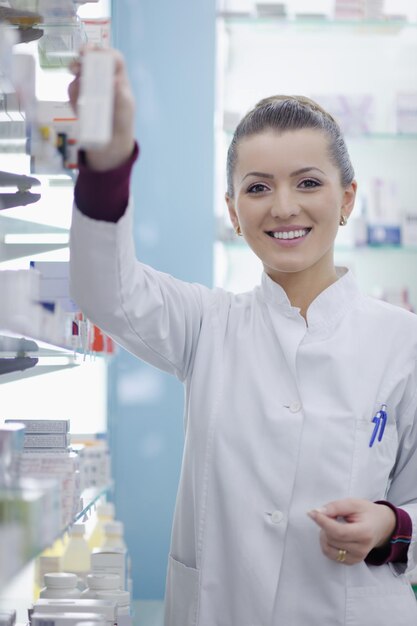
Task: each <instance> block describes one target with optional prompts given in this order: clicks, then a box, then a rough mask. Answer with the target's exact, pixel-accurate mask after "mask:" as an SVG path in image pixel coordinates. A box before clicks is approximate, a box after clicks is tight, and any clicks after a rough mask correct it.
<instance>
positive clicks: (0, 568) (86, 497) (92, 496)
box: [0, 484, 113, 589]
mask: <svg viewBox="0 0 417 626" xmlns="http://www.w3.org/2000/svg"><path fill="white" fill-rule="evenodd" d="M112 489H113V484H110V485H105V486H102V487H94V488H89V489H85V490H84V491H83V492H82V494H81V502H82V505H81V509H80V511H79V512H78V513H77V514H76V515H75V516H74V519H73V520H71V523H70V524H68V525H67V526H65V527H64V528H62V529H61V530H60V532H57V534H56V537H55V539H58V538H59V537H61V536H62V535H63V534H64V533H65V532H67V531H68V530H69V528H70V527H71V526H72V524H74V523H75V522H77V521H78V520H82V519H83V518H84V516H85V515H86V514H87V513H88V512H89V510H90V509H91V508H92V507H93V506H94V504H95V503H96V502H97V500H99V499H100V498H101V497H102V496H104V495H106V494H108V493H109V492H110V491H111V490H112ZM52 543H53V541H52V542H51V544H52ZM48 547H49V545H43V546H36V548H35V547H34V548H33V550H30V549H29V550H28V556H27V558H26V559H22V560H21V561H20V562H19V563H17V562H16V561H15V562H14V563H13V564H10V563H9V561H8V560H7V559H0V589H1V588H2V587H4V586H5V585H6V583H8V582H10V579H11V578H13V577H14V576H15V575H17V574H18V573H19V571H20V570H21V569H22V568H23V567H25V565H27V564H28V563H30V561H32V560H33V559H35V558H36V557H37V556H38V555H39V554H41V553H42V552H43V550H45V549H46V548H48Z"/></svg>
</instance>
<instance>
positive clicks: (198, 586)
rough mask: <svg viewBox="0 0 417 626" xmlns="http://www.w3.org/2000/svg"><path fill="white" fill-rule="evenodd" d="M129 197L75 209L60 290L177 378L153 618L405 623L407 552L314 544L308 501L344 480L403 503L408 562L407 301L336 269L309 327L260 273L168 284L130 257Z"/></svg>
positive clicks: (281, 625) (410, 365)
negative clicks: (380, 419)
mask: <svg viewBox="0 0 417 626" xmlns="http://www.w3.org/2000/svg"><path fill="white" fill-rule="evenodd" d="M131 213H132V209H129V210H128V211H127V213H126V214H125V216H124V217H122V218H121V219H120V220H119V222H118V223H117V224H111V223H105V222H98V221H94V220H91V219H89V218H87V217H85V216H84V215H82V214H81V213H79V211H78V210H75V213H74V218H73V225H72V235H71V266H72V267H71V281H72V293H73V297H74V298H75V300H76V301H77V303H78V304H79V305H80V306H81V307H82V309H83V311H84V312H85V313H86V315H87V316H88V317H89V318H90V319H92V320H93V321H94V322H95V323H96V324H98V325H99V326H100V327H101V328H102V329H104V331H106V332H107V333H109V334H110V335H112V336H113V337H114V338H115V340H116V341H117V342H119V343H120V344H121V345H123V346H124V347H125V348H126V349H127V350H129V351H130V352H132V353H133V354H135V355H137V356H138V357H140V358H141V359H144V360H145V361H148V362H149V363H151V364H153V365H155V366H156V367H159V368H161V369H163V370H165V371H167V372H171V373H172V374H175V375H176V376H177V377H178V378H179V379H180V380H181V381H182V382H183V383H184V385H185V390H186V402H185V449H184V457H183V465H182V472H181V479H180V485H179V490H178V496H177V503H176V510H175V518H174V525H173V533H172V544H171V554H170V556H169V565H168V575H167V592H166V622H165V623H166V626H307V625H308V626H342V625H343V626H365V625H366V626H415V625H416V624H417V604H416V601H415V599H414V596H413V593H412V590H411V588H410V586H409V584H408V583H407V581H406V578H405V576H404V570H405V567H406V566H405V565H383V566H380V567H373V566H368V565H366V564H365V563H364V562H362V563H359V564H357V565H354V566H350V567H348V566H344V565H341V564H339V563H337V562H335V561H331V560H329V559H328V558H326V557H325V556H324V555H323V554H322V552H321V549H320V546H319V529H318V527H317V526H316V524H315V523H314V522H313V521H312V520H311V519H310V518H309V517H308V516H307V511H308V510H310V509H311V508H313V507H319V506H321V505H323V504H325V503H326V502H328V501H331V500H337V499H340V498H346V497H349V496H352V497H356V498H366V499H368V500H371V501H374V500H378V499H388V500H389V501H391V502H393V503H394V504H395V505H399V506H402V507H403V508H404V509H406V510H407V511H408V513H409V514H410V515H411V517H412V519H413V538H412V543H411V547H410V549H409V561H408V564H407V568H408V569H413V568H414V567H415V565H416V553H417V549H416V532H417V523H416V522H417V449H416V448H417V423H416V419H415V415H416V405H417V316H415V315H413V314H411V313H408V312H406V311H404V310H402V309H400V308H397V307H393V306H390V305H389V304H386V303H383V302H380V301H377V300H375V299H372V298H369V297H365V296H363V295H361V294H360V293H359V291H358V289H357V286H356V283H355V280H354V278H353V276H352V275H351V272H346V273H344V275H341V277H340V278H339V280H338V281H337V282H336V283H334V284H333V285H331V286H330V287H329V288H328V289H326V290H325V291H324V292H322V293H321V294H320V295H319V296H318V297H317V298H316V300H315V301H314V302H313V303H312V304H311V306H310V308H309V310H308V314H307V317H308V320H307V321H308V326H307V325H306V323H305V320H304V319H303V317H302V316H301V315H300V313H299V310H298V309H297V308H294V307H292V306H291V305H290V303H289V301H288V299H287V296H286V294H285V292H284V291H283V289H282V288H281V287H280V286H279V285H277V284H276V283H274V282H273V281H272V280H271V279H270V278H269V277H268V276H267V275H265V274H264V275H263V277H262V284H261V285H260V286H259V287H257V288H255V289H254V290H253V291H250V292H248V293H244V294H240V295H234V294H231V293H228V292H225V291H223V290H219V289H214V290H210V289H208V288H206V287H203V286H201V285H197V284H189V283H184V282H182V281H179V280H177V279H175V278H173V277H171V276H169V275H167V274H163V273H160V272H157V271H156V270H154V269H152V268H149V267H147V266H145V265H143V264H141V263H139V262H138V261H137V260H136V258H135V253H134V245H133V240H132V235H131V232H132V225H131V217H132V215H131ZM341 274H343V271H341ZM383 403H385V404H387V411H388V423H387V427H386V431H385V435H384V437H383V439H382V441H381V442H376V443H375V444H374V446H373V447H372V448H370V447H369V439H370V435H371V433H372V430H373V427H374V424H373V423H372V417H373V415H374V414H375V412H376V411H377V410H378V409H379V408H380V406H381V404H383Z"/></svg>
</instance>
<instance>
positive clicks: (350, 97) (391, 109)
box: [216, 0, 417, 309]
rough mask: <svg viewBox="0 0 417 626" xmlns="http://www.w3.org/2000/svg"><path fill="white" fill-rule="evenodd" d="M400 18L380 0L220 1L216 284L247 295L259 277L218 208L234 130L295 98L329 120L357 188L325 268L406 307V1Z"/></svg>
mask: <svg viewBox="0 0 417 626" xmlns="http://www.w3.org/2000/svg"><path fill="white" fill-rule="evenodd" d="M397 8H400V7H399V6H398V7H397ZM401 11H402V12H401V14H399V13H398V11H395V6H394V5H393V3H391V2H389V1H386V2H368V1H364V0H355V2H342V1H338V0H334V1H333V0H332V1H329V2H320V1H319V0H317V1H316V2H309V3H306V2H301V1H296V0H293V1H291V0H288V2H284V3H273V2H268V3H255V2H252V1H249V0H248V1H245V0H226V1H225V2H223V4H222V6H221V9H220V12H219V15H218V29H217V32H218V89H217V111H218V115H217V117H216V119H217V126H216V174H217V185H216V189H217V191H216V216H217V234H218V242H217V244H216V283H217V284H218V285H219V286H224V287H226V288H228V289H231V290H232V291H235V290H239V291H240V290H241V289H242V290H243V291H246V290H247V289H250V288H251V287H253V285H254V284H255V283H256V282H258V281H259V275H260V265H259V264H258V262H257V259H253V258H250V257H252V252H251V251H250V250H249V249H248V248H245V246H244V245H242V242H241V241H240V240H238V238H237V237H236V236H235V235H234V232H233V229H232V227H231V225H230V220H229V217H228V214H227V209H226V206H225V202H224V190H225V188H226V180H225V167H224V164H225V163H226V154H227V149H228V146H229V144H230V141H231V138H232V134H233V131H234V129H235V128H236V126H237V124H238V122H239V120H240V119H241V118H242V117H243V115H244V114H245V113H246V112H247V111H248V110H249V109H250V108H252V107H253V106H254V105H255V104H256V102H257V101H259V100H261V99H262V98H265V97H268V96H270V95H273V94H303V95H305V96H308V97H310V98H312V99H313V100H316V101H317V102H318V103H319V104H320V105H321V106H323V107H324V108H325V109H327V110H328V111H329V113H330V114H331V115H333V117H335V119H336V120H337V121H338V123H339V125H340V126H341V128H342V130H343V132H344V135H345V138H346V143H347V146H348V150H349V153H350V156H351V160H352V163H353V166H354V169H355V178H356V180H357V181H358V192H357V199H356V205H355V209H354V212H353V213H352V216H351V218H350V220H349V223H348V226H347V227H344V228H341V229H339V234H338V237H337V240H336V248H335V258H336V262H337V263H343V264H345V265H348V266H350V267H352V269H354V271H355V273H356V275H357V278H358V282H359V285H360V286H361V288H362V289H364V290H365V291H367V292H368V293H373V295H375V294H378V295H379V296H382V297H385V298H387V299H392V301H394V300H395V301H396V303H399V298H398V297H397V296H394V295H392V294H393V291H394V290H395V289H396V290H397V291H398V290H400V291H401V290H402V291H405V292H407V294H408V295H407V296H406V297H405V300H404V301H405V302H408V299H409V300H410V302H411V305H408V304H405V305H404V306H406V307H407V308H408V306H410V307H411V308H414V309H417V288H416V284H417V275H416V273H415V269H414V268H415V267H416V264H415V254H416V253H417V236H416V223H417V196H416V194H415V190H414V188H413V186H412V185H410V184H409V181H410V179H411V178H412V176H413V174H412V163H413V162H414V160H415V155H416V150H417V132H416V130H417V127H416V120H417V74H416V71H415V63H414V58H415V54H416V50H417V12H416V9H415V6H414V3H411V2H403V3H401ZM358 68H360V71H359V69H358ZM392 263H393V266H395V271H391V269H392V267H393V266H392ZM390 264H391V267H390ZM242 267H244V268H245V269H246V271H245V270H243V271H242ZM235 268H236V271H235ZM242 274H244V275H245V274H246V280H243V281H242V279H241V276H242ZM400 301H402V299H401V300H400Z"/></svg>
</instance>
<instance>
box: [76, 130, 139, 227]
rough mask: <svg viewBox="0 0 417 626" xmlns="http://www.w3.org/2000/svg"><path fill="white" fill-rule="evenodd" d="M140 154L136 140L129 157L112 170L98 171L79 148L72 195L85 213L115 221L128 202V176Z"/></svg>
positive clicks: (104, 219) (107, 220)
mask: <svg viewBox="0 0 417 626" xmlns="http://www.w3.org/2000/svg"><path fill="white" fill-rule="evenodd" d="M138 156H139V146H138V144H137V143H136V142H135V147H134V150H133V152H132V154H131V156H130V158H129V159H128V160H127V161H125V163H122V165H119V167H116V168H115V169H113V170H108V171H105V172H97V171H95V170H92V169H90V168H89V167H88V164H87V163H86V159H85V153H84V151H82V150H81V151H80V152H79V157H78V177H77V182H76V183H75V188H74V199H75V204H76V205H77V207H78V209H79V210H80V211H81V213H84V215H87V217H91V218H92V219H95V220H102V221H104V222H117V221H118V220H119V219H120V218H121V217H122V215H123V214H124V212H125V211H126V207H127V205H128V202H129V193H130V178H131V174H132V168H133V164H134V163H135V161H136V159H137V158H138Z"/></svg>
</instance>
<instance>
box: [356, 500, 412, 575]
mask: <svg viewBox="0 0 417 626" xmlns="http://www.w3.org/2000/svg"><path fill="white" fill-rule="evenodd" d="M375 504H384V505H385V506H388V507H389V508H390V509H391V510H392V511H394V513H395V517H396V520H397V523H396V526H395V529H394V532H393V534H392V537H391V539H390V540H389V542H388V543H387V544H386V545H385V546H382V547H381V548H374V549H373V550H371V551H370V553H369V554H368V556H367V557H366V559H365V563H368V565H384V564H385V563H407V558H408V556H407V555H408V547H409V545H410V542H411V535H412V532H413V523H412V521H411V517H410V516H409V515H408V513H407V512H406V511H404V510H403V509H399V508H397V507H396V506H394V505H393V504H391V503H390V502H387V501H386V500H378V501H377V502H375Z"/></svg>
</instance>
